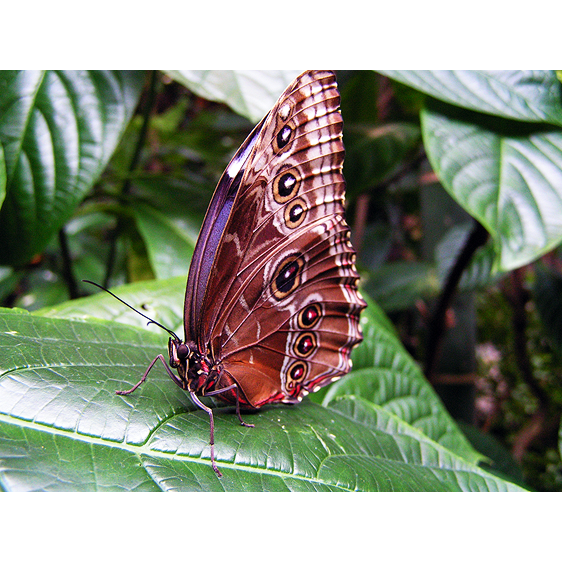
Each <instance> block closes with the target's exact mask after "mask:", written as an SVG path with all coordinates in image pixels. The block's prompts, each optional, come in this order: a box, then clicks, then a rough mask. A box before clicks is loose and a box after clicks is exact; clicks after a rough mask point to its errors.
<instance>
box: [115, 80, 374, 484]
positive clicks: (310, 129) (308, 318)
mask: <svg viewBox="0 0 562 562" xmlns="http://www.w3.org/2000/svg"><path fill="white" fill-rule="evenodd" d="M339 105H340V96H339V92H338V89H337V84H336V78H335V75H334V74H333V73H332V72H328V71H309V72H305V73H303V74H301V75H300V76H298V77H297V78H296V79H295V80H294V82H293V83H292V84H291V85H290V86H289V87H288V88H287V89H286V90H285V92H283V94H282V95H281V97H280V98H279V100H278V101H277V103H276V104H275V105H274V107H273V109H272V110H271V111H270V112H269V113H268V114H267V115H266V116H265V117H264V118H263V119H262V121H261V122H260V123H259V124H258V125H257V126H256V127H255V128H254V130H253V131H252V132H251V133H250V135H249V136H248V138H247V139H246V140H245V141H244V143H243V144H242V146H241V147H240V148H239V149H238V151H237V152H236V154H235V155H234V157H233V158H232V160H231V162H230V163H229V164H228V166H227V168H226V170H225V172H224V174H223V175H222V177H221V179H220V181H219V183H218V186H217V188H216V190H215V193H214V195H213V198H212V200H211V203H210V205H209V208H208V210H207V214H206V216H205V219H204V221H203V225H202V228H201V232H200V234H199V238H198V240H197V244H196V247H195V251H194V254H193V259H192V261H191V265H190V269H189V275H188V279H187V289H186V294H185V306H184V329H185V339H184V340H181V339H180V338H179V337H178V336H177V335H176V334H175V333H174V332H172V331H170V330H167V328H165V327H164V326H161V325H160V324H158V325H159V326H161V327H162V328H164V329H165V330H167V331H168V332H169V334H170V339H169V341H168V355H169V365H168V364H167V363H166V360H165V359H164V356H163V355H158V356H157V357H156V358H155V359H154V360H153V361H152V363H151V364H150V365H149V367H148V369H147V370H146V372H145V373H144V375H143V377H142V378H141V380H140V381H139V382H138V383H137V384H136V385H135V386H133V387H132V388H131V389H130V390H125V391H117V393H118V394H122V395H124V394H130V393H131V392H134V391H135V390H136V389H137V388H138V387H139V386H140V385H141V384H142V383H143V382H144V381H145V380H146V378H147V375H148V373H149V371H150V370H151V369H152V367H153V366H154V364H155V363H156V362H157V361H158V360H160V361H161V362H162V363H163V364H164V366H165V367H166V370H167V372H168V374H169V376H170V378H171V379H172V380H173V381H174V382H175V383H176V384H177V385H178V386H179V387H181V388H182V389H184V390H186V391H187V392H189V394H190V396H191V399H192V400H193V402H194V404H195V405H196V406H198V407H199V408H201V409H203V410H204V411H205V412H207V414H208V415H209V419H210V449H211V451H210V456H211V464H212V467H213V470H214V471H215V473H216V474H217V475H218V476H222V475H221V472H220V470H219V469H218V467H217V464H216V461H215V449H214V416H213V411H212V409H211V408H210V407H208V406H206V405H205V404H204V403H203V402H202V401H201V400H200V397H201V396H215V397H217V398H219V399H220V400H222V401H224V402H226V403H229V404H233V405H235V406H236V413H237V415H238V419H239V420H240V423H242V425H245V426H251V424H246V423H245V422H244V421H243V420H242V417H241V414H240V409H241V408H246V409H258V408H260V407H262V406H264V405H266V404H273V403H297V402H300V401H301V400H302V399H303V397H304V396H306V395H307V394H308V393H309V392H314V391H316V390H318V389H320V388H321V387H323V386H325V385H327V384H329V383H331V382H333V381H335V380H337V379H339V378H340V377H341V376H343V375H345V374H346V373H347V372H348V371H349V369H350V368H351V359H350V353H351V350H352V349H353V348H354V347H355V346H356V345H358V344H359V342H360V341H361V339H362V336H361V330H360V327H359V316H360V313H361V311H362V310H363V309H364V308H365V306H366V304H365V302H364V301H363V299H362V298H361V296H360V294H359V292H358V290H357V284H358V280H359V275H358V273H357V270H356V267H355V260H356V253H355V251H354V249H353V247H352V245H351V242H350V231H349V227H348V226H347V224H346V221H345V209H344V198H345V182H344V178H343V175H342V166H343V158H344V146H343V142H342V129H343V123H342V117H341V114H340V111H339ZM155 323H156V322H155ZM156 324H157V323H156Z"/></svg>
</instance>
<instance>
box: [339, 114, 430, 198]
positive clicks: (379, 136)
mask: <svg viewBox="0 0 562 562" xmlns="http://www.w3.org/2000/svg"><path fill="white" fill-rule="evenodd" d="M419 141H420V130H419V127H417V126H415V125H410V124H408V123H394V124H391V125H384V126H381V127H375V128H372V129H368V130H365V131H362V132H358V131H352V132H351V134H346V137H345V143H346V159H345V169H344V172H345V177H346V180H347V182H348V186H349V189H350V191H351V192H352V193H354V194H357V193H361V192H363V191H368V190H372V189H373V187H375V186H376V185H377V184H378V183H379V182H381V181H382V180H384V179H386V178H388V177H389V176H390V175H392V174H393V173H396V171H397V169H398V167H399V166H401V165H403V163H404V157H405V155H407V154H408V153H409V152H411V151H412V149H413V148H414V147H415V146H416V145H417V144H418V143H419Z"/></svg>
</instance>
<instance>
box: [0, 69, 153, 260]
mask: <svg viewBox="0 0 562 562" xmlns="http://www.w3.org/2000/svg"><path fill="white" fill-rule="evenodd" d="M143 81H144V72H125V71H114V72H110V71H2V72H0V145H1V147H2V149H3V153H4V161H5V166H2V165H1V164H2V159H1V158H0V168H4V169H5V176H6V197H5V200H4V202H3V204H2V208H1V209H0V239H1V240H2V244H1V245H0V263H4V264H22V263H25V262H26V261H28V260H29V259H30V258H31V257H33V255H34V254H36V253H38V252H40V251H42V250H43V249H44V248H45V246H46V245H47V244H48V243H49V241H50V240H51V238H52V237H53V235H54V234H55V233H56V232H57V231H58V230H59V229H60V228H61V226H62V225H63V224H64V223H65V221H66V220H67V219H68V218H69V217H70V216H71V215H72V213H73V212H74V210H75V208H76V206H77V205H78V204H79V203H80V201H81V200H82V199H83V197H84V196H85V195H86V193H87V192H88V190H89V189H90V188H91V187H92V185H93V184H94V182H95V181H96V180H97V179H98V177H99V175H100V174H101V172H102V171H103V169H104V167H105V165H106V164H107V162H108V160H109V158H110V156H111V154H112V153H113V151H114V149H115V146H116V145H117V143H118V141H119V138H120V136H121V134H122V132H123V130H124V128H125V127H126V125H127V123H128V122H129V119H130V118H131V116H132V114H133V111H134V109H135V107H136V105H137V102H138V99H139V96H140V92H141V89H142V85H143ZM1 183H2V172H0V195H1ZM0 200H1V197H0ZM0 202H1V201H0Z"/></svg>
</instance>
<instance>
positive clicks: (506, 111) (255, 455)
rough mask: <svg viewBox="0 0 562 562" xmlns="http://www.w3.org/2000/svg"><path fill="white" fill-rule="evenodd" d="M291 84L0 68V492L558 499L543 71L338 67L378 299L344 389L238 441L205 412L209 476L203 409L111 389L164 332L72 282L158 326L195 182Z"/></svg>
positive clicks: (208, 176)
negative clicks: (398, 493) (212, 432)
mask: <svg viewBox="0 0 562 562" xmlns="http://www.w3.org/2000/svg"><path fill="white" fill-rule="evenodd" d="M297 74H298V71H283V72H267V73H258V72H228V73H219V72H215V71H207V72H188V71H166V72H162V73H160V72H101V71H87V72H86V71H83V72H27V71H26V72H4V71H3V72H0V84H1V86H2V87H1V88H0V204H1V208H0V230H1V238H0V240H2V242H1V244H0V262H1V264H2V265H1V267H0V298H1V299H2V301H3V304H4V306H5V307H6V308H5V309H2V311H1V312H0V459H1V463H0V482H1V485H2V487H3V488H4V489H6V490H43V489H45V490H168V489H177V490H220V489H225V490H515V489H519V488H518V486H517V484H519V485H522V486H523V487H526V488H531V489H538V490H560V489H561V487H562V473H561V461H560V449H561V447H560V437H559V434H560V412H561V403H562V396H561V392H560V372H561V369H560V351H561V337H560V333H561V332H560V314H559V313H558V311H559V309H560V308H561V306H562V305H561V301H560V295H561V294H562V293H561V291H560V290H559V288H560V285H561V284H562V280H561V276H560V271H561V268H560V253H559V245H560V243H561V240H562V218H561V217H562V134H561V128H560V125H561V122H562V102H561V91H560V83H559V80H558V78H557V76H556V74H555V73H554V72H550V71H533V72H531V71H510V72H498V71H496V72H490V71H488V72H475V71H466V72H461V71H457V72H453V71H440V72H429V71H426V72H419V71H411V72H404V71H401V72H389V71H385V72H383V73H376V72H373V71H341V72H338V82H339V84H340V90H341V93H342V114H343V118H344V123H345V130H344V142H345V144H346V163H345V168H344V172H345V175H346V180H347V184H348V204H349V209H348V219H349V222H350V223H351V224H352V227H353V232H354V238H355V245H356V247H357V248H358V249H359V258H360V259H359V262H360V267H361V272H362V277H363V285H362V287H363V289H362V291H363V293H364V294H365V295H367V296H368V297H371V298H373V299H374V300H375V301H376V302H377V304H375V303H374V302H370V307H369V309H368V311H367V313H366V314H364V316H363V319H362V323H363V329H364V333H365V342H364V343H363V344H362V345H361V346H360V347H359V348H358V349H357V350H355V352H354V369H353V371H352V373H350V374H349V375H347V376H346V377H344V378H343V379H342V380H341V381H339V382H338V383H335V384H334V385H331V386H330V387H328V388H327V389H323V391H321V392H320V393H318V394H317V395H314V397H313V399H314V400H309V401H306V403H303V404H302V405H299V406H298V407H295V408H288V407H271V408H267V409H265V410H263V411H260V412H259V413H257V414H248V415H247V416H248V417H250V418H251V421H252V423H254V424H255V425H256V427H255V428H253V429H251V428H244V427H241V426H239V425H238V423H237V420H236V416H233V415H232V412H231V409H229V408H220V409H219V410H217V429H216V442H217V457H218V462H219V465H220V466H221V471H223V473H224V477H223V478H222V479H220V480H219V479H217V478H216V476H215V475H214V473H213V471H212V470H211V469H210V466H209V461H208V455H209V451H208V419H207V418H206V414H205V413H204V412H201V411H197V410H195V409H194V408H193V406H192V405H191V404H190V402H189V400H188V399H187V397H186V395H185V394H184V393H183V392H182V391H181V390H180V389H179V388H177V387H175V385H172V384H170V381H169V380H166V378H167V376H166V374H165V373H164V372H163V369H155V370H154V371H153V372H151V376H150V378H149V381H148V382H147V383H146V384H145V385H144V386H143V387H141V389H140V390H139V391H138V392H137V393H135V394H133V395H131V396H128V397H122V396H117V395H115V394H114V391H115V390H116V389H119V388H127V387H128V386H129V385H131V384H133V383H134V382H136V381H137V380H138V377H139V376H140V374H141V373H142V372H143V371H144V369H145V368H146V366H147V365H148V363H149V362H150V361H151V360H152V359H153V358H154V357H155V356H156V355H157V354H158V353H162V352H164V350H165V345H166V337H165V335H163V334H161V333H159V332H158V331H157V330H156V329H155V328H154V326H150V327H147V326H146V325H145V321H144V320H143V319H142V318H141V317H139V316H136V315H134V313H132V312H130V311H128V310H123V308H124V307H123V305H121V304H120V303H118V302H117V301H115V300H113V299H111V297H109V296H108V295H104V294H103V295H99V294H97V295H94V296H87V294H88V293H91V292H93V291H94V288H93V287H91V286H89V285H85V284H83V283H81V282H80V280H81V279H83V278H87V279H91V280H94V281H96V282H98V283H102V284H104V285H107V286H115V287H117V286H121V285H123V284H124V283H127V285H126V286H124V287H119V289H117V292H118V294H119V295H120V296H122V297H123V298H125V299H126V300H127V301H128V302H130V303H131V304H132V305H134V306H137V307H141V308H142V310H143V311H144V312H145V313H147V314H149V315H151V316H153V317H155V319H156V320H158V321H159V322H162V323H163V324H165V325H166V326H169V327H170V328H171V329H173V330H175V331H178V332H180V333H181V324H182V322H181V314H182V307H183V291H184V289H185V278H186V275H187V270H188V267H189V260H190V256H191V254H192V252H193V248H194V244H195V241H196V238H197V233H198V229H199V226H200V224H201V221H202V218H203V215H204V212H205V209H206V206H207V204H208V202H209V200H210V197H211V194H212V191H213V189H214V186H215V185H216V182H217V180H218V177H219V176H220V174H221V173H222V171H223V169H224V168H225V166H226V164H227V163H228V160H229V158H230V156H231V155H232V154H233V152H234V151H235V150H236V148H237V147H238V146H239V145H240V143H241V142H242V141H243V139H244V138H245V136H246V135H247V134H248V132H249V131H250V130H251V127H252V124H253V123H255V122H256V121H257V120H259V118H261V116H263V114H264V113H265V112H266V111H267V110H268V109H269V108H270V107H271V106H272V105H273V103H274V102H275V101H276V99H277V97H278V95H279V94H280V93H281V91H282V90H283V89H284V88H285V87H286V85H287V84H288V83H289V82H290V81H291V80H292V79H293V78H294V77H295V76H296V75H297ZM211 100H212V101H211ZM79 297H81V298H79ZM22 309H24V310H27V311H29V312H25V311H24V310H22ZM30 312H31V313H30ZM124 324H127V325H128V326H125V325H124ZM515 483H517V484H515Z"/></svg>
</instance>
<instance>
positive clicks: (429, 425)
mask: <svg viewBox="0 0 562 562" xmlns="http://www.w3.org/2000/svg"><path fill="white" fill-rule="evenodd" d="M159 283H161V282H153V283H143V284H140V285H141V287H142V290H141V293H142V292H143V291H144V295H145V296H146V295H147V294H148V293H149V291H147V286H150V285H152V287H153V288H155V287H157V286H158V284H159ZM174 283H176V289H178V290H179V289H180V287H181V286H182V285H183V282H182V283H181V285H180V280H175V281H174ZM129 291H130V294H133V293H134V292H135V291H134V288H131V289H129ZM175 292H176V290H175V289H173V287H172V282H167V285H166V290H162V291H161V293H160V295H162V299H161V301H160V302H159V303H158V306H157V308H158V310H160V307H163V309H164V310H171V307H170V306H169V305H168V304H167V303H166V295H168V294H174V293H175ZM106 297H107V298H110V297H108V296H107V295H103V296H99V297H98V296H96V297H91V298H88V299H82V301H77V303H76V308H75V309H74V310H71V309H70V308H69V307H65V308H66V310H64V309H63V310H60V311H59V314H61V315H64V314H66V315H71V316H72V315H74V316H77V315H80V316H82V318H83V320H69V319H64V318H53V317H47V316H42V317H41V316H38V315H31V314H28V313H21V312H18V311H16V310H4V311H2V313H1V314H0V412H1V414H0V457H1V458H2V459H3V460H2V465H1V467H0V481H1V483H2V487H3V488H4V489H6V490H191V491H194V490H217V491H218V490H232V491H236V490H238V491H240V490H246V491H250V490H253V491H258V490H268V491H277V490H279V491H281V490H294V491H297V490H300V491H313V490H325V491H328V490H333V491H342V490H343V491H351V490H366V491H367V490H373V491H374V490H387V491H391V490H420V491H421V490H516V489H518V488H517V487H516V486H513V485H511V484H508V483H507V482H505V481H503V480H502V479H500V478H497V477H495V476H491V475H490V474H488V473H487V472H485V471H484V470H482V469H480V468H478V467H477V466H476V465H475V464H474V461H475V460H476V459H477V458H479V457H478V455H477V454H476V453H475V452H474V451H473V450H472V449H470V446H468V445H467V444H466V443H464V442H463V438H462V435H461V434H460V432H458V429H456V426H455V425H454V423H453V422H452V420H450V418H448V416H447V414H446V413H445V412H444V410H443V409H442V406H441V405H440V402H439V401H438V400H437V399H436V398H435V396H434V395H432V391H431V390H427V389H428V388H429V387H428V386H427V385H425V387H424V382H423V379H422V378H421V376H420V377H418V374H416V372H415V366H414V363H413V362H412V361H408V360H407V359H405V358H404V355H405V352H404V351H403V350H402V349H401V347H400V346H399V344H397V343H396V341H395V339H393V338H394V336H393V334H392V328H391V327H390V325H389V324H388V321H387V320H386V319H385V317H384V315H382V314H381V313H380V312H379V311H377V310H374V311H373V312H372V313H371V314H370V315H369V316H368V317H366V318H365V320H364V324H365V326H364V328H366V331H367V332H368V334H367V337H368V338H369V339H371V338H373V336H374V334H377V337H376V338H375V339H376V340H377V341H376V347H372V346H373V345H375V341H374V340H373V342H372V343H371V344H368V345H367V349H363V350H362V348H358V350H357V353H356V359H355V361H356V363H357V364H358V365H359V366H360V367H362V369H360V370H358V371H355V372H352V373H351V374H350V375H348V376H346V377H344V378H343V379H342V380H341V381H340V382H338V383H336V385H338V386H337V387H336V386H332V387H330V388H333V389H335V388H337V391H334V393H333V395H332V396H331V397H329V398H325V402H326V404H328V405H327V406H322V405H319V404H315V403H312V402H310V401H305V402H304V403H302V404H300V405H298V406H295V407H269V408H265V409H263V410H261V411H259V412H258V413H254V414H251V413H246V414H245V419H246V421H248V422H251V423H254V424H255V425H256V427H255V428H246V427H242V426H240V425H239V423H238V420H237V418H236V416H235V415H233V409H232V408H224V407H220V408H218V409H216V410H215V414H216V431H215V437H216V452H217V461H218V464H219V467H220V469H221V471H222V472H223V474H224V477H223V478H221V479H219V478H217V477H216V475H215V474H214V472H213V471H212V469H211V467H210V462H209V445H208V440H209V423H208V417H207V415H206V414H205V412H203V411H201V410H196V409H195V408H194V407H193V406H192V405H191V403H190V401H189V399H188V396H187V395H186V394H185V393H184V392H183V391H182V390H181V389H179V388H178V387H176V386H175V385H174V384H173V383H172V382H171V381H170V380H169V378H168V376H167V374H166V373H165V371H164V369H163V367H162V366H161V365H160V364H157V365H156V366H155V368H154V370H153V371H152V372H151V373H150V375H149V378H148V380H147V382H146V383H145V384H144V385H143V386H142V387H141V388H140V389H139V390H138V391H137V392H136V393H135V394H133V395H130V396H118V395H115V393H114V391H115V390H117V389H124V388H129V387H130V386H131V385H132V384H134V383H135V382H137V380H138V379H139V378H140V376H141V375H142V373H143V372H144V370H145V369H146V366H147V365H148V364H149V362H150V361H151V360H152V359H153V358H154V357H155V356H156V355H157V354H158V353H161V352H164V349H165V341H166V337H165V335H162V334H159V333H155V327H154V326H151V327H150V328H149V329H148V330H146V329H138V328H133V327H130V326H126V325H124V324H122V323H117V322H110V321H105V320H94V319H92V318H87V316H86V315H87V314H88V311H93V310H97V311H98V312H99V313H100V314H102V315H113V314H114V313H115V312H116V311H122V310H123V309H122V307H123V305H121V304H120V303H118V302H117V301H115V304H107V305H106V302H107V303H109V302H110V301H109V300H107V301H104V299H106ZM143 300H144V299H143V298H141V295H140V294H139V295H138V299H137V301H136V303H135V304H139V303H142V301H143ZM178 300H180V305H179V306H180V307H181V299H178ZM152 304H153V305H156V303H152ZM50 314H51V315H53V314H56V310H55V309H51V311H50ZM166 314H167V313H166ZM172 314H173V313H172ZM120 319H123V318H120ZM141 321H142V319H141ZM171 325H172V326H173V324H171ZM372 350H375V354H373V353H371V352H372ZM368 365H370V366H368ZM351 380H353V381H354V385H355V386H354V388H353V389H352V391H350V392H347V391H344V388H343V387H340V386H339V385H340V384H349V381H351ZM376 381H381V382H380V383H377V384H379V387H380V388H385V389H386V390H385V395H384V396H382V395H381V394H380V392H379V393H378V395H377V393H372V392H371V394H370V396H369V393H368V392H365V391H364V389H365V388H369V387H370V388H372V387H373V384H374V383H376ZM362 389H363V390H362ZM393 395H394V397H393ZM427 402H429V406H426V403H427ZM440 408H441V411H440ZM447 433H448V434H449V435H447ZM435 437H437V439H435ZM447 445H448V446H447ZM470 459H472V460H470Z"/></svg>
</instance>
